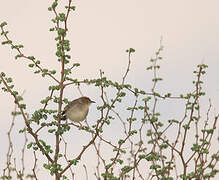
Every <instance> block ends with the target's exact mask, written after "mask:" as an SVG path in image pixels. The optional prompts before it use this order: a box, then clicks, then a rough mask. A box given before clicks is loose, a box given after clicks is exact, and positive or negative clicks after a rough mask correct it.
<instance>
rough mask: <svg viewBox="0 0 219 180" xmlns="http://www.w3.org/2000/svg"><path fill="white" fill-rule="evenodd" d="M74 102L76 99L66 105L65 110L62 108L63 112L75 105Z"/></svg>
mask: <svg viewBox="0 0 219 180" xmlns="http://www.w3.org/2000/svg"><path fill="white" fill-rule="evenodd" d="M76 100H77V99H75V100H73V101H71V102H70V103H69V104H68V105H66V106H65V108H64V112H66V111H68V109H69V108H70V107H72V106H73V105H74V104H75V101H76Z"/></svg>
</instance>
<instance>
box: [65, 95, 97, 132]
mask: <svg viewBox="0 0 219 180" xmlns="http://www.w3.org/2000/svg"><path fill="white" fill-rule="evenodd" d="M91 103H95V102H94V101H91V100H90V98H88V97H85V96H82V97H80V98H78V99H75V100H73V101H72V102H70V103H69V104H68V105H67V106H65V108H64V111H63V112H62V115H64V116H63V117H62V119H63V120H66V119H69V120H71V121H74V122H78V123H79V124H80V129H81V128H82V125H81V123H80V122H81V121H83V120H85V118H86V117H87V114H88V111H89V106H90V105H91Z"/></svg>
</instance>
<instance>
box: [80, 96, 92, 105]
mask: <svg viewBox="0 0 219 180" xmlns="http://www.w3.org/2000/svg"><path fill="white" fill-rule="evenodd" d="M78 100H79V101H80V103H82V104H87V105H90V104H91V103H95V101H91V100H90V98H89V97H86V96H82V97H80V98H79V99H78Z"/></svg>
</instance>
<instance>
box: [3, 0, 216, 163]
mask: <svg viewBox="0 0 219 180" xmlns="http://www.w3.org/2000/svg"><path fill="white" fill-rule="evenodd" d="M51 2H52V1H42V0H41V1H34V0H19V1H4V2H2V3H1V6H0V21H7V23H8V26H7V27H6V28H7V30H9V37H10V38H11V39H12V40H15V42H16V43H19V44H23V45H24V47H25V48H24V53H25V54H27V55H34V56H35V57H37V58H38V59H40V60H41V62H42V64H43V65H45V66H46V67H48V68H58V67H59V66H58V63H57V61H56V57H55V55H54V52H55V48H56V46H55V42H54V37H55V35H54V34H53V33H51V32H49V31H48V29H49V28H51V27H52V26H53V24H52V23H51V21H50V19H51V18H52V17H53V14H52V13H51V12H48V10H47V8H48V6H49V5H50V3H51ZM73 4H74V5H75V6H76V11H75V12H74V13H73V14H71V16H70V18H69V21H70V22H71V23H70V25H69V36H68V38H69V40H71V43H72V44H71V49H72V51H71V56H72V59H73V60H74V61H75V62H79V63H80V64H81V67H80V68H79V69H78V70H76V71H75V72H74V73H73V75H72V76H74V77H78V78H95V77H97V76H98V74H99V69H102V70H103V71H105V73H106V75H107V76H108V77H110V78H112V79H114V80H118V78H120V77H121V75H122V74H123V73H124V70H125V67H126V65H127V53H126V52H125V50H126V49H128V48H130V47H132V48H134V49H135V50H136V52H135V54H134V55H133V56H132V67H131V71H130V74H129V81H130V82H131V83H133V84H135V85H136V86H139V87H142V88H146V89H147V90H150V87H147V84H148V81H150V79H148V77H146V75H147V74H144V72H145V68H146V67H147V66H148V65H149V64H150V63H149V60H150V58H151V57H153V55H154V53H155V51H156V50H157V49H158V48H159V43H160V39H161V37H162V39H163V41H162V44H163V46H164V51H163V53H162V55H163V57H164V60H163V62H162V63H161V64H162V70H161V76H162V77H163V78H164V79H165V80H164V82H163V83H164V84H163V85H162V87H163V88H164V89H165V90H167V91H173V92H175V93H176V94H179V93H180V92H182V91H183V90H188V89H189V88H191V87H192V83H191V82H192V79H193V74H192V72H193V70H195V68H196V65H197V64H199V63H205V64H208V66H209V68H208V70H207V75H206V77H205V78H204V81H205V83H206V84H205V86H204V87H205V90H206V92H207V93H208V95H207V97H206V98H207V99H208V98H209V97H210V98H211V99H212V102H213V106H214V109H215V112H218V110H219V108H218V107H219V85H218V82H219V75H218V67H219V49H218V42H219V12H218V7H219V1H218V0H211V1H206V0H183V1H179V0H165V1H163V0H160V1H159V0H110V1H106V0H92V1H87V0H80V1H79V0H75V1H73ZM0 39H1V41H3V40H4V39H3V38H2V37H1V38H0ZM15 55H16V53H15V52H13V51H12V50H11V49H10V47H8V46H2V45H1V46H0V72H2V71H3V72H5V73H6V74H7V75H9V76H11V77H12V78H13V79H14V81H15V85H16V88H17V89H19V91H20V92H22V91H23V90H26V92H25V95H24V98H25V102H26V103H27V104H28V105H29V106H28V107H29V110H30V111H31V110H32V108H34V107H35V106H37V104H38V100H39V99H41V98H43V97H45V96H47V85H48V82H47V81H46V80H44V79H43V80H42V78H39V77H38V76H36V75H34V74H33V73H32V70H31V69H29V68H27V64H28V63H27V62H26V61H21V60H17V61H15V60H14V56H15ZM142 84H143V85H142ZM149 84H150V83H149ZM82 91H83V93H84V94H85V95H88V96H90V97H91V98H92V99H94V100H95V99H97V97H95V93H94V91H89V90H88V89H86V88H84V89H83V88H82ZM72 92H73V93H72ZM65 96H66V97H68V98H70V99H74V98H76V97H78V96H80V94H79V93H78V92H77V90H75V89H73V88H72V89H71V88H70V89H69V90H67V91H66V93H65ZM0 99H1V104H0V120H1V121H0V135H1V140H3V139H6V138H7V136H6V132H7V130H8V127H9V123H8V121H9V120H10V119H9V114H10V112H11V110H12V109H13V99H12V98H11V97H10V96H9V95H7V94H6V93H3V92H2V91H0ZM4 141H5V142H7V141H6V140H4ZM6 150H7V148H1V150H0V152H1V153H0V154H4V153H5V152H6ZM0 159H2V157H0ZM0 163H2V162H0ZM1 165H2V164H1Z"/></svg>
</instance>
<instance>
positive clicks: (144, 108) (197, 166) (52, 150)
mask: <svg viewBox="0 0 219 180" xmlns="http://www.w3.org/2000/svg"><path fill="white" fill-rule="evenodd" d="M57 7H59V2H58V1H57V0H55V1H54V2H53V3H52V4H51V6H50V7H49V8H48V10H49V11H51V12H52V13H53V14H54V18H53V19H52V23H53V27H51V28H50V29H49V31H51V32H53V33H55V34H56V38H55V41H56V52H55V54H56V57H57V61H58V63H59V64H60V67H61V71H60V73H61V77H60V78H57V75H56V72H57V70H53V69H52V70H50V69H47V68H45V67H43V66H41V61H40V60H38V59H37V58H36V57H34V56H28V55H25V54H24V53H23V51H22V49H23V48H24V46H23V45H21V44H14V42H13V41H12V40H11V39H10V38H9V35H8V31H6V30H5V29H6V25H7V23H6V22H2V23H1V25H0V28H1V35H2V37H3V39H4V40H3V41H2V45H9V46H10V47H11V49H13V50H15V51H16V52H17V55H16V56H15V59H16V60H17V59H21V60H27V61H28V62H29V65H28V67H29V68H31V69H33V70H34V71H33V72H34V73H35V74H40V75H41V76H42V77H49V78H51V79H52V80H53V81H54V84H53V85H50V86H48V96H47V97H45V98H44V99H42V100H40V101H39V103H41V104H42V108H40V109H36V110H35V111H34V113H33V114H31V115H28V112H26V106H27V105H26V104H25V103H23V97H22V94H20V93H19V92H18V91H16V90H15V88H14V87H15V86H14V84H13V79H12V78H11V77H7V75H6V74H5V73H3V72H2V73H1V74H0V83H1V86H2V90H3V91H5V92H8V93H10V94H11V95H12V96H13V98H14V102H15V104H16V105H17V107H16V109H15V110H14V111H13V113H12V116H13V122H14V118H15V117H16V116H17V115H21V116H22V118H23V120H24V122H25V128H24V129H21V130H20V131H19V132H20V133H24V135H25V137H26V136H27V135H28V136H30V137H32V141H30V142H27V140H26V141H25V142H26V143H25V148H26V147H27V149H30V150H31V151H32V152H33V154H34V158H35V159H34V162H33V163H34V164H33V171H32V172H30V173H29V174H26V178H32V179H38V178H37V171H36V164H37V160H38V159H37V156H39V155H40V154H41V155H42V156H43V157H44V160H43V161H44V163H43V167H44V169H45V170H47V171H49V172H50V174H51V176H54V177H55V179H56V180H58V179H69V178H70V175H69V172H70V174H71V175H72V177H74V173H73V170H72V167H73V166H77V165H78V164H79V162H80V161H81V158H82V156H83V155H84V153H85V152H86V151H87V150H88V148H91V147H93V148H94V150H95V152H96V153H95V156H96V157H97V165H96V172H95V177H96V179H110V180H117V179H131V178H132V179H135V178H138V179H146V178H148V179H152V178H154V177H155V178H156V179H162V180H171V179H211V178H213V177H215V176H216V174H217V173H218V169H216V165H217V163H218V150H217V149H216V150H215V149H211V144H212V142H213V140H214V139H215V136H214V134H215V130H216V125H217V120H218V117H219V115H216V116H215V117H214V118H213V119H211V117H210V115H209V112H210V111H211V103H210V104H209V109H208V110H207V112H206V117H205V120H204V121H203V119H204V118H201V115H200V114H201V108H200V106H201V105H200V99H201V98H202V97H203V96H205V92H203V90H202V84H203V81H202V76H203V75H204V74H205V73H206V68H207V65H205V64H200V65H198V66H197V69H196V70H195V71H194V75H195V77H196V80H195V81H193V84H194V89H193V90H192V91H191V92H188V93H182V94H180V95H179V96H173V95H172V94H171V93H170V92H167V93H165V94H161V93H159V92H158V91H157V84H159V83H161V82H162V80H163V79H162V78H161V77H160V76H158V71H159V69H160V65H159V62H160V61H162V56H161V53H162V51H163V46H162V44H161V45H160V48H159V49H158V50H157V52H156V53H155V56H154V58H152V59H151V60H150V61H151V66H149V67H147V68H146V70H148V71H152V74H153V79H152V83H153V84H152V88H151V92H146V91H145V90H144V89H140V88H138V87H134V86H133V85H131V84H128V83H127V82H126V81H127V76H128V73H129V70H130V66H131V57H132V54H133V53H135V49H134V48H129V49H127V50H126V52H127V56H128V65H127V69H126V71H125V73H124V75H123V77H122V80H121V82H119V81H112V80H110V79H109V78H107V77H106V76H105V75H104V72H103V71H100V75H99V77H98V78H96V79H83V80H78V79H74V78H72V76H71V73H72V71H73V70H74V69H75V68H78V67H80V64H79V63H75V62H73V63H72V60H71V56H70V53H69V52H70V50H71V47H70V41H69V40H68V39H67V35H68V23H69V14H70V13H71V12H73V11H75V9H76V8H75V6H72V0H68V5H66V6H65V8H63V9H64V10H63V11H62V12H58V10H57ZM60 8H61V7H60ZM81 84H86V85H87V86H93V87H95V88H97V89H98V90H99V92H100V97H101V102H102V104H101V105H99V106H98V107H97V112H98V113H99V117H98V119H97V120H96V123H95V124H93V125H90V124H89V123H88V122H85V125H84V126H83V127H82V129H78V131H84V132H87V133H88V134H90V139H89V140H88V141H87V143H86V144H85V145H84V146H82V147H81V148H82V149H81V151H80V153H79V154H73V155H74V158H73V159H69V158H68V154H67V151H66V149H67V144H69V143H70V142H66V141H65V138H64V134H66V133H67V132H68V131H70V130H71V129H72V128H75V129H76V128H78V127H79V126H78V125H77V124H74V123H65V122H63V121H62V120H61V113H62V110H63V106H64V104H67V103H68V102H69V100H68V99H66V98H65V97H64V96H63V92H64V90H65V89H66V88H68V87H69V86H70V85H71V86H80V85H81ZM107 91H108V92H109V91H110V93H108V94H107V93H106V92H107ZM114 92H116V93H114ZM109 94H110V95H109ZM109 97H110V98H109ZM164 101H182V102H183V103H184V105H185V108H184V109H183V111H184V114H183V117H182V118H180V119H170V120H168V122H167V121H164V120H163V118H162V114H161V112H160V111H159V108H158V104H159V103H162V102H164ZM127 102H129V103H127ZM130 102H131V104H132V105H131V106H129V104H130ZM51 104H57V105H58V106H57V108H56V109H55V108H50V107H53V106H50V105H51ZM118 107H125V109H123V108H122V109H121V111H118V110H117V109H118ZM17 109H18V110H17ZM121 112H126V114H127V117H125V116H123V115H121ZM115 119H117V120H118V121H120V122H121V124H120V125H121V132H123V134H122V135H121V136H120V137H114V141H111V140H109V138H108V137H107V136H106V135H105V131H106V129H110V128H111V124H113V123H115ZM12 128H13V123H12V124H11V129H10V131H9V133H8V137H9V142H10V146H9V151H10V148H12V146H11V144H12V142H11V139H10V132H11V130H12ZM45 129H46V133H48V134H50V135H52V136H53V137H54V139H55V144H52V145H51V144H50V142H48V141H47V139H46V138H45V134H43V135H42V133H41V132H42V131H43V130H45ZM173 129H174V132H175V136H174V137H172V136H171V134H170V132H171V131H172V130H173ZM111 131H112V130H111ZM115 139H116V141H115ZM61 141H62V142H64V144H61V143H60V142H61ZM191 142H192V143H191ZM103 148H109V149H110V150H111V152H112V156H111V157H107V156H105V155H104V154H102V149H103ZM63 149H64V151H63ZM11 156H12V154H11V153H8V154H7V167H6V168H5V169H4V172H3V174H2V176H1V179H12V176H13V172H15V175H16V176H17V177H19V179H23V178H25V172H24V167H23V169H22V170H18V169H17V168H16V166H13V165H12V164H13V163H12V162H11V161H12V159H11ZM23 156H24V154H23ZM24 166H25V165H24ZM84 166H85V170H86V165H84ZM86 173H87V175H88V172H87V171H86ZM89 173H90V172H89Z"/></svg>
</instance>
